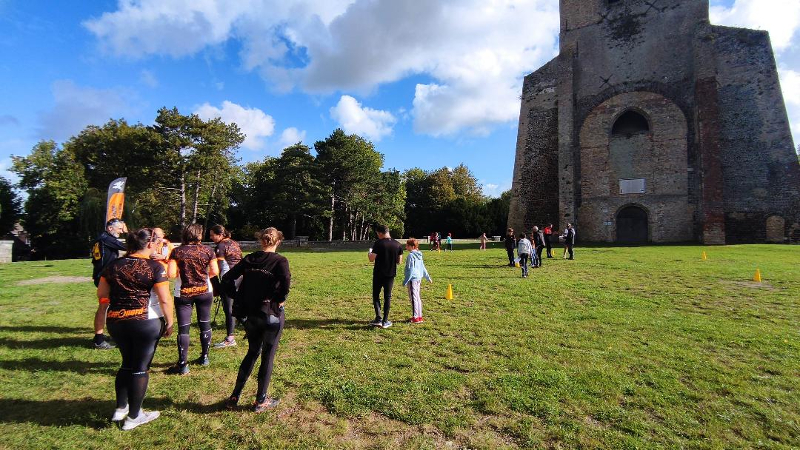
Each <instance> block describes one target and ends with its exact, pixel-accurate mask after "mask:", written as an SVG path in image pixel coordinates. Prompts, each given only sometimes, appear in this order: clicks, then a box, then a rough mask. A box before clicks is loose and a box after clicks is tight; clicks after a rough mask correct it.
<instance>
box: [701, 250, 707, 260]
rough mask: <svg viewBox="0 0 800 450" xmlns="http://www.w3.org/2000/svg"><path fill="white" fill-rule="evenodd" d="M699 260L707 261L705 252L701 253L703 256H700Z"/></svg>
mask: <svg viewBox="0 0 800 450" xmlns="http://www.w3.org/2000/svg"><path fill="white" fill-rule="evenodd" d="M700 258H701V259H702V260H703V261H705V260H707V259H708V256H706V252H703V254H702V255H701V256H700Z"/></svg>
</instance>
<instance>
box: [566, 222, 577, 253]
mask: <svg viewBox="0 0 800 450" xmlns="http://www.w3.org/2000/svg"><path fill="white" fill-rule="evenodd" d="M573 247H575V228H573V227H572V224H571V223H568V224H567V229H566V230H564V259H568V258H567V252H569V259H575V254H574V253H573Z"/></svg>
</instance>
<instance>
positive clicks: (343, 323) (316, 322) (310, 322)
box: [286, 319, 371, 330]
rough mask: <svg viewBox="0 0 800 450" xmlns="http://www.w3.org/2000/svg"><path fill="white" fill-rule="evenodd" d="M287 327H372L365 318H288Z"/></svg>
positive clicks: (301, 328) (307, 328) (348, 328)
mask: <svg viewBox="0 0 800 450" xmlns="http://www.w3.org/2000/svg"><path fill="white" fill-rule="evenodd" d="M286 328H294V329H297V330H309V329H314V328H328V329H341V330H362V329H368V328H371V327H370V326H369V324H368V323H367V321H365V320H350V319H288V320H286Z"/></svg>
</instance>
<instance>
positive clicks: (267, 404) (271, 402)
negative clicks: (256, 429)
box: [253, 398, 280, 413]
mask: <svg viewBox="0 0 800 450" xmlns="http://www.w3.org/2000/svg"><path fill="white" fill-rule="evenodd" d="M278 403H280V400H278V399H277V398H267V399H266V400H264V401H263V402H262V403H256V404H255V406H253V412H257V413H260V412H264V411H266V410H268V409H272V408H274V407H276V406H278Z"/></svg>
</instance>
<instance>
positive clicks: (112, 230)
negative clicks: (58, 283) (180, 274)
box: [92, 219, 128, 350]
mask: <svg viewBox="0 0 800 450" xmlns="http://www.w3.org/2000/svg"><path fill="white" fill-rule="evenodd" d="M127 231H128V230H127V229H126V228H125V222H123V221H121V220H119V219H111V220H109V221H108V222H106V229H105V231H103V232H102V233H100V236H98V237H97V240H95V241H94V245H93V246H92V266H93V267H92V279H93V280H94V285H95V287H96V286H98V285H99V284H100V275H101V274H102V273H103V270H105V268H106V267H108V265H109V264H111V263H112V262H114V261H115V260H117V259H118V258H119V252H120V251H125V245H123V244H122V241H120V240H119V235H120V234H121V233H125V232H127ZM108 304H109V300H108V299H107V298H101V299H100V303H99V304H98V305H97V311H96V312H95V313H94V339H93V341H92V342H93V344H94V348H96V349H98V350H108V349H112V348H114V346H113V345H111V344H109V343H108V341H109V338H108V337H106V336H105V335H104V334H103V328H105V326H106V312H107V311H108Z"/></svg>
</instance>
